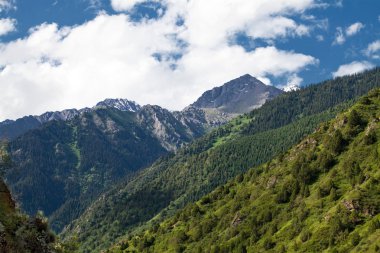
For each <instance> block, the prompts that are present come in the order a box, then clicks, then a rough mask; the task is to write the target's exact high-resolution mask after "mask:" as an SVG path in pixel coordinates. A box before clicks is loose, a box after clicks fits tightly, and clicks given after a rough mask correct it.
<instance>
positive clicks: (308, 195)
mask: <svg viewBox="0 0 380 253" xmlns="http://www.w3.org/2000/svg"><path fill="white" fill-rule="evenodd" d="M379 87H380V69H379V68H375V69H373V70H370V71H366V72H363V73H361V74H356V75H351V76H345V77H341V78H335V79H332V80H327V81H325V82H322V83H319V84H314V85H310V86H308V87H305V88H302V89H300V90H296V91H291V92H286V93H284V92H283V91H281V90H278V89H276V88H274V87H270V86H265V85H264V84H263V83H261V82H260V81H258V80H257V79H256V78H254V77H252V76H249V75H244V76H241V77H239V78H237V79H235V80H232V81H230V82H228V83H226V84H224V85H223V86H221V87H217V88H214V89H212V90H210V91H206V92H205V93H204V94H203V95H202V96H201V97H200V98H199V99H198V100H196V101H195V102H194V103H193V104H191V105H189V106H188V107H186V108H185V109H183V110H182V111H175V112H172V111H169V110H166V109H164V108H161V107H159V106H156V105H144V106H140V105H138V104H136V103H135V102H131V101H129V100H125V99H106V100H104V101H102V102H100V103H98V104H97V105H96V106H95V107H93V108H85V109H82V110H75V109H74V110H68V111H63V112H56V113H46V114H44V115H41V116H29V117H25V118H23V119H19V120H15V121H5V122H2V123H0V134H2V133H3V135H2V140H3V142H2V146H1V152H2V153H1V154H0V155H1V157H0V158H1V160H0V165H1V167H4V166H2V164H4V161H8V162H7V163H6V165H7V166H5V167H4V168H6V169H5V170H4V171H3V170H2V171H3V174H4V178H5V180H6V181H5V182H6V184H7V185H8V186H9V189H10V191H11V193H12V196H13V199H15V201H16V202H17V203H19V205H20V208H21V209H22V210H23V211H25V212H26V213H27V214H29V215H31V216H35V217H36V221H38V222H37V223H36V224H37V225H38V224H40V223H43V224H44V225H43V229H39V227H38V226H34V225H33V226H30V227H27V228H26V229H25V228H24V226H23V225H22V224H32V221H33V219H34V218H29V217H26V216H25V218H24V221H25V222H26V223H22V222H21V223H20V222H19V223H17V224H20V226H21V227H22V229H21V230H19V229H18V228H17V227H16V226H10V225H9V224H8V223H6V220H7V219H2V218H1V217H3V216H1V217H0V225H2V224H5V226H3V227H5V228H6V229H5V231H6V233H5V235H6V236H5V237H6V240H5V241H6V242H10V243H13V244H14V242H16V241H17V240H19V241H24V242H27V243H24V244H23V245H24V246H25V247H30V246H31V245H34V244H33V243H32V241H33V240H34V239H33V238H42V239H41V240H39V239H38V243H41V244H43V245H45V246H44V247H45V248H42V249H40V250H29V251H30V252H83V253H90V252H117V253H121V252H251V251H255V252H256V251H258V252H267V251H268V252H289V251H290V252H297V251H301V252H306V251H312V252H321V251H326V252H348V251H353V252H372V251H373V252H376V251H377V250H378V249H379V248H380V246H378V245H377V241H378V240H377V239H378V238H379V236H380V235H379V231H380V230H379V229H380V220H379V219H380V217H379V215H380V214H379V213H380V203H379V201H378V199H379V193H380V190H379V189H378V184H377V182H378V181H379V180H380V178H379V173H378V172H379V166H378V163H377V160H378V152H380V151H379V150H378V147H379V144H378V138H379V132H378V122H379V119H380V114H379V110H380V104H379V103H380V96H379V94H380V91H379V90H378V89H376V88H379ZM373 89H375V90H373ZM371 90H372V91H371ZM362 96H364V97H362ZM30 122H34V123H31V124H28V123H30ZM36 122H38V123H36ZM4 129H6V131H5V130H4ZM3 131H4V132H3ZM4 145H5V146H6V148H4V147H3V146H4ZM4 153H6V154H7V155H6V156H4V155H3V154H4ZM4 157H5V158H8V157H10V158H11V159H6V160H4ZM0 169H1V168H0ZM1 182H2V181H0V183H1ZM0 188H1V189H0V190H1V192H0V193H1V194H2V195H1V194H0V197H2V196H3V197H4V196H5V198H3V197H2V198H1V199H0V211H1V213H5V212H6V211H5V209H7V210H8V213H9V210H10V213H12V214H15V215H16V216H17V217H20V216H19V215H20V214H19V211H18V210H16V209H15V208H14V203H15V202H14V200H13V199H12V198H11V197H10V193H9V191H8V190H7V187H6V186H5V185H4V184H3V185H1V184H0ZM7 203H8V204H7ZM2 206H5V207H6V208H5V209H4V210H2V209H1V207H2ZM7 206H8V207H11V208H8V207H7ZM40 211H42V212H43V213H44V214H45V215H46V216H47V217H48V219H49V225H50V226H51V227H52V228H53V229H54V231H55V232H56V233H59V236H60V238H61V239H58V238H56V237H54V235H53V234H52V233H51V232H50V230H49V228H48V225H47V224H48V223H47V221H46V218H44V217H43V216H42V214H41V212H40ZM16 216H15V217H16ZM8 217H10V216H8ZM8 220H9V219H8ZM28 220H29V221H30V222H29V223H28ZM35 228H37V232H36V231H35ZM1 229H2V227H1V226H0V241H1V238H4V236H3V234H2V232H1V231H3V230H4V229H3V230H1ZM29 229H31V230H30V231H32V232H30V233H29V232H28V231H29ZM16 231H18V232H16ZM20 231H21V232H20ZM24 232H25V235H32V236H31V237H30V238H32V239H26V237H25V236H24V234H23V233H24ZM39 233H42V234H43V235H50V234H51V235H52V236H51V237H43V236H42V235H40V234H39ZM17 236H19V237H17ZM15 238H19V239H17V240H16V239H15ZM49 238H50V239H49ZM46 240H50V241H46ZM38 243H37V244H35V245H37V246H36V247H39V244H38ZM24 246H22V247H24ZM14 247H15V246H14ZM0 249H2V248H1V246H0ZM17 250H19V251H21V252H22V251H25V250H24V249H22V248H20V249H17ZM25 252H26V251H25Z"/></svg>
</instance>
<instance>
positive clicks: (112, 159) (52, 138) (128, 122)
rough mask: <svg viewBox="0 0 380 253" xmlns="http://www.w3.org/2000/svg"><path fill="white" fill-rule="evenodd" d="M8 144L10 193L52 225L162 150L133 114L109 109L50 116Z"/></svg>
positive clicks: (72, 214) (71, 215) (68, 218)
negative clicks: (67, 116)
mask: <svg viewBox="0 0 380 253" xmlns="http://www.w3.org/2000/svg"><path fill="white" fill-rule="evenodd" d="M10 149H11V155H12V158H13V160H14V168H13V169H12V170H9V171H7V173H6V179H7V182H8V183H9V185H10V186H11V189H12V192H13V194H14V195H15V197H16V199H17V200H18V201H19V202H20V203H21V207H22V208H23V209H24V210H25V211H26V212H27V213H29V214H35V213H36V212H37V211H38V210H43V211H44V213H45V214H46V215H48V216H49V217H50V218H51V222H52V225H53V227H54V228H55V229H58V230H59V229H60V228H61V227H62V226H63V225H65V224H67V223H68V222H69V221H71V220H72V219H73V218H75V217H76V216H77V215H78V214H79V213H80V212H81V210H83V209H84V208H85V207H86V206H87V205H88V204H89V203H91V201H92V200H93V199H94V198H95V197H97V196H98V194H100V193H102V192H103V191H104V190H105V189H107V188H108V187H109V186H111V185H113V184H114V183H115V182H117V181H119V180H120V179H121V178H123V177H124V176H126V175H128V174H131V173H133V172H135V171H136V170H138V169H141V168H143V167H145V166H148V165H149V164H150V163H152V162H153V161H154V160H155V159H157V158H158V157H159V156H161V155H163V154H166V153H167V152H168V151H167V150H166V149H165V148H164V147H163V146H161V144H160V141H159V140H158V139H156V138H155V137H154V136H152V134H151V133H150V132H149V131H147V130H146V129H144V128H142V127H141V126H140V125H139V123H138V121H137V119H136V115H135V114H134V113H132V112H122V111H119V110H115V109H98V110H96V111H93V112H91V113H86V114H83V115H81V116H80V117H77V118H75V119H74V120H72V121H67V122H65V121H52V122H50V123H48V124H47V125H45V126H44V127H42V128H40V129H36V130H33V131H31V132H28V133H27V134H25V135H23V136H20V137H19V138H17V139H16V140H14V141H12V142H10Z"/></svg>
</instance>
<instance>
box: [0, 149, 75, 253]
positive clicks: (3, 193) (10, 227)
mask: <svg viewBox="0 0 380 253" xmlns="http://www.w3.org/2000/svg"><path fill="white" fill-rule="evenodd" d="M8 167H9V158H8V156H7V155H6V154H5V152H4V149H3V146H2V145H1V147H0V170H3V169H5V168H8ZM66 249H67V248H66ZM0 252H2V253H8V252H9V253H13V252H30V253H50V252H51V253H53V252H57V253H58V252H64V249H63V247H62V245H59V244H58V243H57V241H56V238H55V235H54V234H53V233H52V232H51V231H50V230H49V229H48V225H47V221H46V220H45V219H44V218H43V217H41V216H37V217H35V218H29V217H27V216H26V215H22V214H20V213H19V212H18V211H17V210H16V208H15V202H14V201H13V199H12V197H11V194H10V192H9V190H8V188H7V186H6V185H5V183H4V181H3V179H2V178H1V177H0ZM65 252H70V251H65Z"/></svg>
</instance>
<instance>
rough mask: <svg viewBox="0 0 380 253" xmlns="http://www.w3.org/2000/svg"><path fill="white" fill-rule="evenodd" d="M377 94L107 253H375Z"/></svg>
mask: <svg viewBox="0 0 380 253" xmlns="http://www.w3.org/2000/svg"><path fill="white" fill-rule="evenodd" d="M379 160H380V89H376V90H374V91H371V92H370V93H369V95H368V96H365V97H363V98H361V99H360V100H359V102H358V103H357V104H355V105H354V106H353V107H352V108H350V109H349V110H348V111H347V112H345V113H343V114H340V115H339V116H338V117H337V118H336V119H334V120H332V121H331V122H328V123H325V124H323V125H321V126H320V127H319V129H318V131H316V132H315V133H313V134H311V135H310V136H308V137H306V138H305V139H304V140H303V141H301V142H300V143H299V144H298V145H296V146H295V147H293V148H292V149H291V150H289V151H288V152H286V153H285V154H283V155H281V156H279V157H278V158H277V159H274V160H272V161H271V162H268V163H266V164H263V165H261V166H259V167H256V168H253V169H251V170H249V171H248V172H247V173H245V174H243V175H239V176H237V177H236V178H235V179H234V180H232V181H230V182H229V183H227V184H226V185H223V186H220V187H218V188H217V189H216V190H214V191H213V192H212V193H211V194H208V195H206V196H204V197H203V198H202V199H201V200H199V201H197V202H196V203H194V204H189V205H188V206H186V208H184V209H183V210H181V211H180V212H178V213H177V214H176V215H175V216H174V217H172V218H170V219H167V220H166V221H164V222H163V223H161V224H159V225H155V226H153V227H151V228H150V229H149V230H148V231H145V232H144V233H141V234H139V235H137V236H133V237H130V238H128V239H126V240H124V241H123V242H122V243H120V244H119V245H118V246H116V247H114V248H113V249H111V250H109V252H115V253H116V252H117V253H120V252H323V251H326V252H378V251H379V249H380V184H379V182H380V164H379Z"/></svg>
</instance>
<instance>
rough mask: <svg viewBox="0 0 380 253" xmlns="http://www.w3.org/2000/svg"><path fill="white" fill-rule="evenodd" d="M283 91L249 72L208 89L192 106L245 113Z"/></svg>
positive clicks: (232, 112)
mask: <svg viewBox="0 0 380 253" xmlns="http://www.w3.org/2000/svg"><path fill="white" fill-rule="evenodd" d="M282 93H283V91H282V90H280V89H277V88H276V87H273V86H269V85H265V84H263V83H262V82H261V81H259V80H258V79H256V78H254V77H252V76H250V75H248V74H247V75H244V76H241V77H239V78H237V79H234V80H232V81H230V82H228V83H226V84H224V85H223V86H220V87H215V88H213V89H212V90H209V91H206V92H205V93H203V95H202V96H201V97H200V98H199V99H198V100H197V101H195V102H194V103H193V104H191V106H193V107H196V108H202V109H204V110H206V111H207V110H210V109H211V110H212V109H216V110H217V111H220V112H225V113H231V114H243V113H247V112H250V111H252V110H253V109H256V108H259V107H260V106H262V105H263V104H264V103H265V102H266V101H267V100H270V99H273V98H275V97H276V96H278V95H280V94H282Z"/></svg>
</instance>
